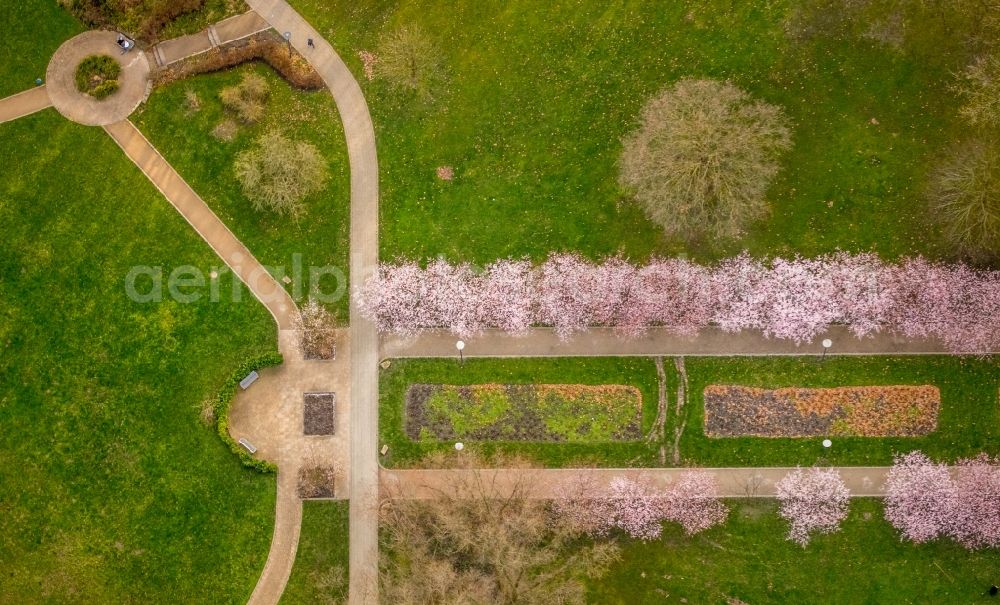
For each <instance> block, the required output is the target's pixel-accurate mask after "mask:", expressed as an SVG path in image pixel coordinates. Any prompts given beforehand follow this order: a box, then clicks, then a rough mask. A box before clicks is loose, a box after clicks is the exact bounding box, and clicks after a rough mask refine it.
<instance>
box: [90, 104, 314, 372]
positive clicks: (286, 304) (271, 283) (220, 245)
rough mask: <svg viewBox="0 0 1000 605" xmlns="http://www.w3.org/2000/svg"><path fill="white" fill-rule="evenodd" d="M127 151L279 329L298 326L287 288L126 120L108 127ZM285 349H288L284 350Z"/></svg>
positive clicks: (105, 128) (294, 308)
mask: <svg viewBox="0 0 1000 605" xmlns="http://www.w3.org/2000/svg"><path fill="white" fill-rule="evenodd" d="M104 130H105V131H106V132H107V133H108V134H109V135H111V138H112V139H114V140H115V142H116V143H118V146H119V147H121V149H122V151H124V152H125V155H127V156H128V157H129V159H130V160H132V162H134V163H135V165H136V166H138V167H139V170H141V171H142V173H143V174H145V175H146V178H148V179H149V180H150V181H151V182H152V183H153V184H154V185H155V186H156V188H157V189H159V190H160V193H162V194H163V197H165V198H167V201H169V202H170V203H171V204H172V205H173V206H174V208H176V209H177V211H178V212H180V213H181V216H183V217H184V218H185V219H186V220H187V221H188V223H190V224H191V226H192V227H194V230H195V231H197V232H198V235H200V236H201V237H202V239H204V240H205V241H206V242H208V245H209V246H211V247H212V249H213V250H215V252H216V254H218V255H219V257H220V258H221V259H222V260H223V261H224V262H225V263H226V264H227V265H228V266H229V267H230V268H231V269H232V270H233V272H234V273H235V274H236V275H237V276H238V277H239V278H240V280H241V281H242V282H243V283H244V284H246V286H247V287H248V288H249V289H250V291H251V292H252V293H253V295H254V296H255V297H256V298H257V299H258V300H260V301H261V303H262V304H263V305H264V306H265V307H267V310H268V311H270V312H271V315H272V316H273V317H274V320H275V322H277V324H278V329H279V330H288V329H291V328H293V327H294V325H295V318H296V316H297V314H298V308H297V307H296V306H295V302H294V301H293V300H292V298H291V297H290V296H289V295H288V293H287V292H286V291H285V289H284V288H283V287H282V286H281V285H280V284H279V283H278V282H277V281H276V280H275V279H274V278H273V277H271V274H270V273H268V272H267V270H266V269H265V268H264V267H263V265H261V264H260V263H259V262H258V261H257V259H256V258H254V256H253V255H252V254H250V251H249V250H247V248H246V246H244V245H243V244H242V242H240V240H238V239H236V236H235V235H233V232H232V231H230V230H229V228H228V227H226V225H225V224H224V223H223V222H222V221H221V220H219V217H218V216H216V215H215V213H214V212H212V210H211V208H209V207H208V205H207V204H205V202H204V200H202V199H201V197H199V196H198V194H197V193H195V192H194V190H193V189H191V187H190V186H189V185H188V184H187V182H185V181H184V179H183V178H181V175H179V174H177V171H176V170H174V168H173V167H172V166H171V165H170V164H169V163H168V162H167V160H166V159H164V158H163V156H162V155H160V153H159V152H158V151H157V150H156V148H154V147H153V145H152V144H151V143H150V142H149V141H148V140H146V137H144V136H143V135H142V133H141V132H139V129H138V128H136V127H135V126H134V125H133V124H132V122H130V121H128V120H122V121H121V122H116V123H114V124H110V125H108V126H105V127H104ZM282 352H283V353H284V351H282Z"/></svg>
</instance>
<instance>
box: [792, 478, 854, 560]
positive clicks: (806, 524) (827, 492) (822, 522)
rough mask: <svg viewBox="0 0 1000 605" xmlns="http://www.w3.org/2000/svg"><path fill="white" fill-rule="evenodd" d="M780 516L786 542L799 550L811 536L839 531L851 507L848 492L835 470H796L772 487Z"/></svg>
mask: <svg viewBox="0 0 1000 605" xmlns="http://www.w3.org/2000/svg"><path fill="white" fill-rule="evenodd" d="M775 489H776V490H777V496H778V501H780V502H781V510H780V514H781V516H782V517H783V518H784V519H785V520H786V521H788V523H789V524H790V527H789V529H788V539H789V540H793V541H795V542H798V543H799V544H801V545H802V546H805V545H806V544H808V543H809V540H810V538H811V534H812V533H814V532H818V533H824V534H829V533H833V532H835V531H837V530H838V529H839V528H840V523H841V522H842V521H843V520H844V519H846V518H847V509H848V508H849V507H850V502H851V500H850V491H848V489H847V486H846V485H844V480H843V479H841V478H840V473H839V472H837V471H836V470H834V469H832V468H831V469H822V468H815V467H814V468H811V469H809V470H806V471H804V470H802V469H801V468H798V469H795V470H794V471H792V472H791V473H788V474H787V475H785V477H784V478H783V479H781V480H780V481H778V483H777V484H775Z"/></svg>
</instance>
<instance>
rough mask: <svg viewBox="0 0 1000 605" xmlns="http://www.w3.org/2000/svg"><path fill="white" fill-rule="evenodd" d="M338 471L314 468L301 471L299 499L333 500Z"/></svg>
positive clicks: (328, 468) (327, 468) (324, 467)
mask: <svg viewBox="0 0 1000 605" xmlns="http://www.w3.org/2000/svg"><path fill="white" fill-rule="evenodd" d="M336 476H337V473H336V469H334V468H333V467H332V466H313V467H306V468H300V469H299V484H298V492H299V498H304V499H309V498H333V497H334V483H335V480H336Z"/></svg>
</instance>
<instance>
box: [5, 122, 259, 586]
mask: <svg viewBox="0 0 1000 605" xmlns="http://www.w3.org/2000/svg"><path fill="white" fill-rule="evenodd" d="M26 149H27V150H31V153H25V150H26ZM0 163H2V164H3V166H4V170H3V171H2V173H0V219H2V224H3V245H2V246H0V347H2V351H3V354H2V355H0V377H2V378H0V419H2V426H3V431H2V436H0V486H2V487H0V511H2V513H0V566H2V567H3V569H4V572H3V581H2V589H0V603H11V604H14V603H18V604H27V603H77V602H79V603H130V602H183V603H213V604H214V603H244V602H246V599H247V597H248V596H249V595H250V592H251V591H252V589H253V586H254V584H255V583H256V580H257V577H258V575H259V574H260V570H261V569H262V567H263V565H264V560H265V559H266V557H267V551H268V546H269V543H270V539H271V527H272V524H273V516H274V497H275V494H274V490H275V487H274V485H275V483H274V477H273V476H269V475H261V474H259V473H256V472H254V471H250V470H247V469H244V468H243V467H241V466H240V463H239V461H238V460H237V459H236V457H235V456H233V455H232V454H231V453H230V452H229V451H228V450H227V448H226V446H225V445H224V444H223V443H222V440H220V439H219V437H218V435H217V434H216V433H215V430H214V427H208V426H205V425H204V424H202V423H201V422H200V420H199V412H200V408H201V403H202V401H203V400H205V399H206V398H208V397H210V396H213V395H214V394H215V393H216V392H217V390H218V388H219V386H220V385H221V383H222V382H223V381H224V380H225V378H226V377H227V376H228V375H229V373H230V372H231V371H232V370H233V369H234V368H235V367H236V365H237V364H238V363H239V362H240V361H241V360H242V359H244V358H247V357H250V356H252V355H255V354H260V353H263V352H266V351H270V350H273V347H274V342H275V328H274V324H273V320H272V319H271V318H270V317H269V315H268V314H267V312H266V311H265V310H264V308H263V307H261V306H260V305H259V304H257V303H256V302H255V301H253V300H252V299H251V298H250V297H249V296H248V295H247V296H244V302H242V303H239V304H236V303H233V302H228V301H227V300H226V298H225V297H224V298H223V300H222V301H221V302H219V303H209V302H208V300H207V297H206V298H205V299H203V300H202V301H201V302H198V303H193V304H179V303H175V302H171V301H166V302H163V303H146V304H139V303H135V302H132V301H131V300H130V299H129V298H128V297H127V296H126V292H125V276H126V274H127V273H128V271H129V270H130V268H131V267H133V266H135V265H149V266H164V267H166V268H167V270H168V271H169V269H170V268H171V267H175V266H177V265H183V264H190V265H195V266H198V267H201V268H203V269H205V270H207V268H208V266H210V265H211V264H217V263H218V262H219V261H218V259H217V258H216V257H215V255H214V254H213V253H212V252H211V251H210V249H209V248H208V246H207V245H206V244H205V243H203V242H202V241H201V239H200V238H198V236H197V235H196V234H195V233H194V232H193V231H192V230H191V228H190V226H189V225H188V224H187V223H186V222H185V221H184V220H183V218H181V217H180V216H179V215H178V214H177V213H176V211H175V210H174V209H173V208H172V207H171V206H170V205H169V204H168V203H167V202H166V201H165V200H164V199H162V197H161V196H160V195H159V193H158V192H157V191H156V190H155V189H154V188H153V186H152V185H151V184H150V183H149V182H148V181H147V180H146V179H145V177H143V176H142V174H141V173H140V172H139V171H138V170H137V169H136V168H135V167H134V166H133V164H132V163H131V162H129V161H128V159H127V158H125V156H124V155H123V154H122V153H121V151H120V150H119V149H118V147H117V146H116V145H115V144H114V142H113V141H112V140H111V139H110V138H109V137H108V136H107V135H105V134H104V133H103V132H102V131H101V130H99V129H93V128H86V127H83V126H78V125H74V124H71V123H69V122H68V121H66V120H64V119H63V118H62V117H61V116H59V115H58V114H56V112H55V111H54V110H46V111H44V112H41V113H39V114H37V115H34V116H30V117H27V118H22V119H20V120H17V121H15V122H11V123H9V124H4V125H0ZM221 290H222V292H223V293H225V292H228V291H229V288H228V287H223V288H222V289H221Z"/></svg>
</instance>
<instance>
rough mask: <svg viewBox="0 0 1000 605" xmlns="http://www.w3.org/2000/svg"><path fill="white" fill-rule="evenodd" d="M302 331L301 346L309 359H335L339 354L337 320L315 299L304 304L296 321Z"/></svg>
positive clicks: (298, 328)
mask: <svg viewBox="0 0 1000 605" xmlns="http://www.w3.org/2000/svg"><path fill="white" fill-rule="evenodd" d="M295 329H297V330H299V331H300V332H301V339H300V341H299V346H300V347H301V348H302V354H303V355H304V356H305V357H306V358H307V359H333V358H334V357H335V356H336V354H337V349H336V346H337V322H336V320H335V319H334V317H333V314H332V313H330V312H329V311H327V310H326V307H324V306H323V305H321V304H319V303H318V302H316V301H315V300H313V299H309V301H308V302H307V303H306V304H305V305H303V307H302V310H301V311H300V312H299V317H298V318H297V320H296V323H295Z"/></svg>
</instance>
